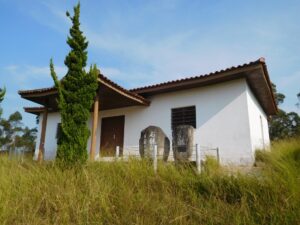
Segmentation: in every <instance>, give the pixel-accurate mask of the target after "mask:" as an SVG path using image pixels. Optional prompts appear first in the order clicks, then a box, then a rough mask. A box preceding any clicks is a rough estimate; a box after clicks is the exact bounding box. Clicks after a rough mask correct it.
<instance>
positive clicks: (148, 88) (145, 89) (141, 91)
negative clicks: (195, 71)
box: [129, 57, 265, 94]
mask: <svg viewBox="0 0 300 225" xmlns="http://www.w3.org/2000/svg"><path fill="white" fill-rule="evenodd" d="M259 64H265V58H263V57H261V58H259V59H258V60H255V61H251V62H249V63H245V64H242V65H238V66H232V67H229V68H227V69H222V70H218V71H215V72H211V73H208V74H203V75H198V76H192V77H187V78H182V79H177V80H171V81H167V82H162V83H158V84H153V85H148V86H144V87H138V88H133V89H130V90H129V91H132V92H135V93H138V94H144V93H147V92H148V91H151V89H154V88H155V89H157V88H165V87H167V86H168V85H173V84H179V83H183V82H186V81H193V80H198V79H201V78H205V77H211V76H215V75H218V74H222V73H228V72H232V71H234V70H237V69H242V68H247V67H250V66H253V65H259Z"/></svg>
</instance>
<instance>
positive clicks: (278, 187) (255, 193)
mask: <svg viewBox="0 0 300 225" xmlns="http://www.w3.org/2000/svg"><path fill="white" fill-rule="evenodd" d="M257 159H258V161H259V162H257V164H258V165H259V167H256V168H254V169H253V171H250V172H248V173H247V174H242V173H238V172H236V173H232V172H231V173H230V174H231V175H230V174H229V173H228V172H226V171H225V169H224V168H223V169H222V168H220V167H218V166H217V165H216V164H215V163H214V162H213V160H211V159H210V161H209V162H208V163H207V165H206V166H207V167H210V165H212V167H213V168H205V170H204V172H203V173H202V174H201V175H197V174H196V173H195V172H194V170H193V168H190V167H177V168H176V167H175V166H174V165H172V164H165V165H163V164H159V167H158V173H157V174H155V173H154V172H153V167H152V165H150V164H148V163H147V162H146V161H135V160H133V161H131V162H130V163H126V162H112V163H104V162H94V163H88V164H87V165H86V166H84V167H80V169H76V168H72V169H69V170H61V169H60V168H59V167H57V166H56V164H54V163H49V164H38V163H34V162H29V161H28V162H25V163H17V162H14V161H9V160H7V159H4V158H2V159H0V184H1V185H0V224H122V225H123V224H151V225H152V224H226V225H227V224H235V225H236V224H268V225H269V224H280V225H283V224H300V189H299V187H300V140H295V139H293V140H292V139H291V140H288V141H281V142H277V143H275V144H274V146H273V148H272V152H270V153H268V152H267V153H266V152H259V153H258V154H257ZM213 171H215V172H213Z"/></svg>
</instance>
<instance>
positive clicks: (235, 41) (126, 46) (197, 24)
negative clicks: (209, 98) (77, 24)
mask: <svg viewBox="0 0 300 225" xmlns="http://www.w3.org/2000/svg"><path fill="white" fill-rule="evenodd" d="M76 3H77V1H70V0H69V1H63V0H57V1H54V0H26V1H25V0H0V27H1V35H0V87H3V86H5V87H6V89H7V95H6V98H5V100H4V101H3V102H2V104H1V106H2V108H3V110H4V116H5V117H7V116H8V115H9V114H11V113H13V112H15V111H16V110H19V111H20V112H22V115H23V118H24V124H25V125H28V126H30V127H34V126H35V117H34V116H33V115H31V114H27V115H26V113H23V107H24V106H34V104H33V103H31V102H29V101H26V100H23V99H21V98H20V96H19V95H18V94H17V91H18V90H20V89H22V90H23V89H33V88H42V87H49V86H52V85H53V81H52V80H51V77H50V74H49V66H48V65H49V60H50V58H51V57H53V59H54V63H55V66H56V70H57V73H58V75H59V76H60V77H61V76H63V75H64V74H65V72H66V69H65V67H64V64H63V62H64V58H65V55H66V54H67V53H68V51H69V48H68V46H67V44H66V37H67V34H68V28H69V27H70V22H69V21H68V18H67V17H66V16H65V12H66V10H68V11H70V12H73V9H72V8H73V5H75V4H76ZM81 6H82V7H81V24H82V30H83V31H84V34H85V35H86V36H87V39H88V40H89V48H88V51H89V55H88V57H89V58H88V62H89V64H90V63H96V64H97V65H98V67H99V68H100V70H101V71H102V73H104V74H105V75H106V76H108V77H109V78H110V79H112V80H113V81H115V82H117V83H118V84H120V85H122V86H123V87H125V88H133V87H139V86H143V85H147V84H153V83H158V82H162V81H167V80H173V79H178V78H183V77H189V76H194V75H201V74H206V73H209V72H213V71H216V70H220V69H224V68H227V67H231V66H236V65H239V64H243V63H247V62H249V61H253V60H256V59H258V58H259V57H265V58H266V62H267V66H268V70H269V73H270V77H271V80H272V81H273V82H274V83H275V84H276V85H277V87H278V90H279V91H280V92H282V93H284V94H285V95H286V100H285V103H284V105H283V106H282V107H283V108H284V109H285V110H288V111H297V108H296V106H295V104H296V102H297V97H296V94H297V93H298V92H300V58H299V56H300V51H299V50H300V1H275V0H273V1H261V0H260V1H221V0H210V1H200V0H198V1H192V0H189V1H180V0H174V1H172V0H166V1H163V0H160V1H155V0H151V1H141V0H140V1H98V0H97V1H92V0H89V1H87V0H82V1H81ZM298 112H299V110H298Z"/></svg>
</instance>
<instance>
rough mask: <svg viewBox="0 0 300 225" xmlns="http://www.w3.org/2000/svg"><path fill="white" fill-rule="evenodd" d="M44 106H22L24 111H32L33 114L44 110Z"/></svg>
mask: <svg viewBox="0 0 300 225" xmlns="http://www.w3.org/2000/svg"><path fill="white" fill-rule="evenodd" d="M44 110H45V107H24V111H25V112H27V113H32V114H35V115H39V114H40V113H42V112H44Z"/></svg>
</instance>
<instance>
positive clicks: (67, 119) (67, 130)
mask: <svg viewBox="0 0 300 225" xmlns="http://www.w3.org/2000/svg"><path fill="white" fill-rule="evenodd" d="M79 15H80V5H79V4H78V5H77V6H75V7H74V16H73V17H71V16H70V14H69V13H68V12H67V16H68V17H69V18H70V19H71V21H72V27H71V29H70V37H68V40H67V43H68V45H69V46H70V48H71V51H70V52H69V54H68V55H67V56H66V59H65V65H66V66H67V67H68V72H67V74H66V76H65V77H64V78H63V79H62V80H61V81H59V80H58V78H57V76H56V73H55V71H54V65H53V62H52V60H51V62H50V70H51V76H52V78H53V80H54V83H55V86H56V88H57V89H58V94H59V97H58V105H59V111H60V113H61V127H62V133H61V136H60V140H59V142H58V150H57V158H58V162H60V163H61V165H63V166H66V167H70V166H73V165H74V164H82V163H85V162H86V160H87V157H88V155H87V149H86V146H87V141H88V138H89V136H90V131H89V129H88V127H87V120H88V119H89V117H90V109H91V107H92V104H93V102H94V98H95V96H96V90H97V88H98V83H97V75H98V70H97V68H96V66H95V65H94V66H93V67H91V68H90V71H89V72H88V73H86V71H85V69H84V68H85V66H86V61H87V51H86V49H87V47H88V42H87V41H86V38H85V37H84V36H83V34H82V31H81V30H80V22H79Z"/></svg>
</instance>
